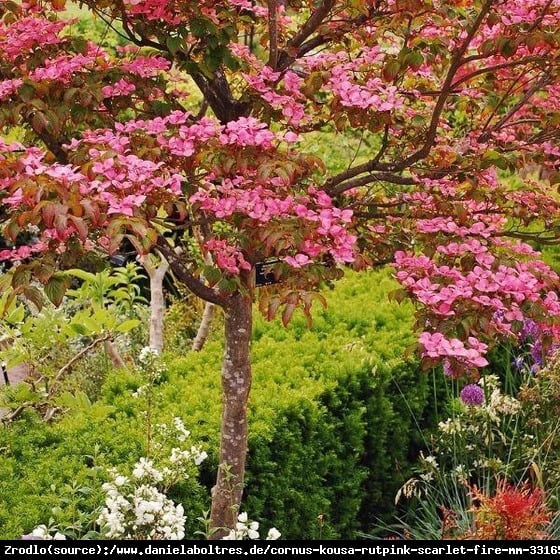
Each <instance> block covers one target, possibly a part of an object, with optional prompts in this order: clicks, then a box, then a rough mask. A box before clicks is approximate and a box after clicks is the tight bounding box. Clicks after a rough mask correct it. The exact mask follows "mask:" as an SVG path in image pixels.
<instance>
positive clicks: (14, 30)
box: [0, 16, 68, 62]
mask: <svg viewBox="0 0 560 560" xmlns="http://www.w3.org/2000/svg"><path fill="white" fill-rule="evenodd" d="M67 24H68V21H49V20H48V19H46V18H44V17H36V16H28V17H24V18H22V19H18V20H16V21H15V22H13V23H11V24H10V25H5V24H3V23H2V22H0V43H1V44H2V57H5V58H6V59H8V60H9V61H10V62H15V61H16V59H17V58H18V57H20V56H25V55H28V54H29V53H31V52H32V51H33V49H35V48H36V47H38V46H40V47H45V46H48V45H57V44H59V43H62V42H63V41H64V40H65V39H64V38H62V37H60V35H59V33H60V31H61V30H62V29H64V27H66V25H67Z"/></svg>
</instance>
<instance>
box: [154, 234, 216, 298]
mask: <svg viewBox="0 0 560 560" xmlns="http://www.w3.org/2000/svg"><path fill="white" fill-rule="evenodd" d="M156 247H157V248H158V249H159V250H160V252H161V254H162V255H163V256H164V257H165V259H166V260H167V262H168V263H169V266H170V267H171V270H172V271H173V274H175V276H177V278H178V279H179V280H180V281H181V282H182V283H183V284H184V285H185V286H186V287H187V288H188V289H189V290H190V291H191V292H192V293H193V294H194V295H196V296H198V297H199V298H201V299H203V300H204V301H209V302H210V303H215V304H216V305H219V306H221V307H223V306H224V305H225V303H226V300H225V299H224V298H222V297H221V296H220V294H218V293H217V292H216V291H215V290H213V289H212V288H210V287H209V286H207V285H206V284H204V283H202V282H201V281H200V280H199V279H198V278H197V277H196V276H194V274H193V273H192V272H191V270H190V268H189V267H188V265H187V264H186V263H185V262H184V261H183V260H182V259H181V258H180V256H179V255H177V253H176V252H175V250H174V249H173V247H172V246H171V245H170V244H169V241H168V240H167V239H166V238H165V237H163V236H162V235H160V236H159V237H158V240H157V244H156Z"/></svg>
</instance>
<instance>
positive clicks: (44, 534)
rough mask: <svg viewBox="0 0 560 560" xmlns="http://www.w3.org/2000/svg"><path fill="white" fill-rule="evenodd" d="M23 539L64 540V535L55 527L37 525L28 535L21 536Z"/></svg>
mask: <svg viewBox="0 0 560 560" xmlns="http://www.w3.org/2000/svg"><path fill="white" fill-rule="evenodd" d="M21 540H23V541H65V540H66V535H64V534H62V533H61V532H60V531H58V530H57V528H56V527H51V528H49V527H47V526H46V525H39V526H38V527H35V529H33V531H31V533H29V534H28V535H23V537H21Z"/></svg>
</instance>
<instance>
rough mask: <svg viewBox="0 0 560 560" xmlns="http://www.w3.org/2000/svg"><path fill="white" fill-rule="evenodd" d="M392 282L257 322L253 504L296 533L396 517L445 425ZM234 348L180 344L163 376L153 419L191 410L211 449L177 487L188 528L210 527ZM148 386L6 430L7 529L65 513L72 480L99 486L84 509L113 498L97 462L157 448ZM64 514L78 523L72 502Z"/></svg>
mask: <svg viewBox="0 0 560 560" xmlns="http://www.w3.org/2000/svg"><path fill="white" fill-rule="evenodd" d="M393 288H394V284H393V282H392V281H391V279H390V277H389V274H388V273H387V272H374V273H370V274H361V275H356V274H349V275H348V276H347V277H346V278H345V279H343V280H342V281H341V282H340V283H339V284H338V285H337V287H336V289H334V290H333V291H331V292H330V293H328V294H327V299H328V300H329V306H328V307H327V308H326V309H317V310H316V311H315V314H314V317H315V319H314V323H313V326H312V328H311V329H309V328H308V327H307V325H306V323H305V320H304V318H303V317H299V316H296V317H295V318H294V320H293V322H292V324H291V325H290V327H289V328H288V329H285V328H284V327H283V326H281V325H280V324H278V323H276V322H273V323H266V322H265V321H264V320H262V319H259V318H256V319H255V326H254V342H253V348H252V360H253V377H254V380H253V389H252V394H251V400H250V410H249V416H250V441H249V450H250V451H249V457H248V472H247V480H246V492H245V496H246V498H245V502H244V505H243V507H244V510H245V511H249V512H250V515H251V517H252V519H258V520H262V521H265V520H266V521H268V522H269V523H270V524H273V525H275V526H276V527H277V528H278V529H280V531H281V532H282V537H283V538H287V539H290V538H293V539H311V538H353V537H355V535H356V531H357V530H359V529H364V528H366V527H368V526H370V525H371V523H372V521H373V520H375V519H377V517H379V516H381V517H384V516H389V515H390V514H391V513H392V511H393V507H394V506H393V504H394V496H395V492H396V490H397V489H398V488H399V486H400V485H401V484H402V482H403V481H404V480H406V479H407V478H408V477H409V476H410V473H411V466H412V464H413V462H414V461H415V460H416V457H417V454H418V449H419V447H420V446H421V445H422V439H421V435H420V431H419V429H420V428H423V427H425V426H429V425H431V424H433V423H434V421H435V414H434V411H435V402H434V398H433V391H432V389H431V384H432V381H431V377H430V375H429V374H427V373H424V372H421V371H420V370H419V368H418V365H417V363H416V362H415V361H414V360H411V359H407V358H403V356H404V354H405V352H406V350H407V349H408V348H409V347H411V346H413V345H414V336H413V334H412V332H411V323H412V309H411V306H409V305H397V304H396V303H391V302H387V293H388V292H389V291H390V290H392V289H393ZM222 352H223V348H222V344H221V342H220V341H219V339H218V337H213V338H212V339H211V340H210V342H209V343H207V345H206V347H205V348H204V350H203V351H202V352H198V353H188V354H186V355H185V356H182V357H181V356H177V355H174V354H173V348H171V349H170V350H169V352H168V355H167V356H166V360H167V368H166V371H165V372H164V375H163V376H162V378H161V379H160V380H159V381H158V383H157V384H156V385H155V386H154V400H153V403H152V406H153V410H152V420H153V422H154V423H158V422H165V421H168V420H169V419H170V418H171V417H173V416H179V417H181V418H182V419H183V421H184V423H185V425H186V426H187V427H188V429H189V430H191V432H192V437H193V440H195V441H197V442H199V443H201V444H202V445H203V447H204V449H205V450H206V451H207V452H208V455H209V458H208V460H207V461H205V462H204V463H203V464H202V465H201V469H200V480H199V481H194V480H189V481H187V482H186V483H185V484H183V485H180V486H178V487H176V488H174V489H173V491H172V493H171V494H170V497H172V498H173V499H174V500H176V501H181V502H182V503H183V505H184V507H185V511H186V514H187V527H186V534H187V535H193V534H194V531H196V530H201V529H202V527H201V526H200V525H197V521H196V517H198V516H200V515H201V514H202V512H203V511H204V510H205V509H207V508H208V502H209V489H210V487H211V486H212V484H213V482H214V479H215V470H216V468H217V463H218V458H217V449H218V438H219V427H220V413H221V411H220V397H219V395H220V366H221V359H222ZM141 384H142V380H141V376H139V375H138V374H137V373H134V372H129V373H126V372H112V373H110V374H109V375H108V376H107V378H106V380H105V383H104V385H103V387H102V390H101V396H100V398H99V400H98V401H97V402H94V403H91V402H89V400H88V399H87V398H86V399H83V398H82V399H81V400H80V399H79V398H77V397H76V398H75V400H74V401H72V399H71V398H70V397H67V399H66V401H65V404H66V408H67V409H70V411H69V412H68V413H67V414H66V416H64V417H63V418H62V419H60V420H57V421H55V422H52V423H49V424H44V423H42V422H41V421H40V420H39V419H38V417H37V416H35V415H34V414H32V413H29V414H25V415H24V416H23V417H22V418H21V419H19V420H17V421H15V422H14V423H13V424H11V425H8V426H5V427H3V428H1V429H0V448H2V452H1V453H0V492H1V493H2V495H3V497H4V499H3V503H2V504H0V537H2V538H17V537H18V536H19V535H20V534H23V533H25V532H29V531H30V530H31V529H32V528H33V527H35V526H36V525H37V524H39V523H45V522H46V521H47V520H48V518H49V516H50V508H52V507H54V506H57V505H60V506H61V507H62V508H63V509H64V504H60V498H61V494H62V495H64V492H62V486H63V485H64V484H65V483H66V484H70V485H72V484H74V483H75V484H79V485H80V487H83V488H86V489H87V488H91V492H90V491H89V490H86V494H84V495H83V496H82V495H80V496H79V500H76V501H78V502H79V504H77V505H75V506H73V507H74V509H75V510H77V509H81V510H83V511H85V510H87V509H88V508H89V509H90V510H91V509H93V508H95V507H99V506H100V505H101V503H102V500H103V496H102V493H101V492H100V489H99V487H100V481H98V480H97V481H96V477H98V478H99V477H100V476H101V475H100V474H99V471H98V470H95V469H91V467H92V466H95V465H101V466H104V467H106V466H109V465H112V466H115V467H117V468H120V467H121V466H122V467H123V468H122V470H123V471H124V470H126V468H124V467H125V466H126V465H128V466H129V467H130V466H131V465H133V464H134V463H135V462H136V461H137V460H138V458H139V457H141V456H143V455H144V454H145V431H146V430H145V419H144V417H143V416H142V406H141V403H140V402H139V399H138V398H134V397H133V394H134V393H135V392H137V390H138V388H139V387H140V386H141ZM415 422H417V423H418V424H416V423H415ZM94 450H97V451H94ZM92 455H97V457H96V459H95V460H93V459H92V457H91V456H92ZM16 472H17V475H14V473H16ZM52 485H54V486H52ZM59 516H62V517H63V518H64V520H65V521H72V512H71V511H70V510H68V511H67V512H66V513H60V514H59ZM65 516H66V517H65Z"/></svg>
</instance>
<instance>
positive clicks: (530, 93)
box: [479, 74, 552, 142]
mask: <svg viewBox="0 0 560 560" xmlns="http://www.w3.org/2000/svg"><path fill="white" fill-rule="evenodd" d="M550 83H552V77H551V76H550V75H548V74H545V75H543V76H542V77H541V79H540V80H538V81H537V82H536V83H535V84H534V85H533V86H532V87H531V88H529V90H528V91H527V92H526V93H525V95H524V96H523V97H522V98H521V99H520V100H519V101H518V102H517V103H516V104H515V105H514V106H513V107H512V108H511V109H510V110H509V111H508V112H507V114H506V115H504V116H503V117H502V118H501V119H500V120H499V121H498V122H497V123H496V124H495V125H494V126H493V127H492V129H491V130H488V131H486V132H485V133H484V134H481V135H480V137H479V142H484V141H486V140H488V139H489V138H490V136H491V135H492V133H493V132H495V131H496V130H499V129H500V128H501V127H502V126H504V124H505V123H506V122H507V121H508V120H509V119H511V117H513V115H515V114H516V113H517V112H518V111H519V109H521V108H522V107H523V106H524V105H525V104H526V103H527V102H528V101H529V99H531V97H533V95H535V93H537V91H539V90H540V89H541V88H542V87H544V86H546V85H548V84H550Z"/></svg>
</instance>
